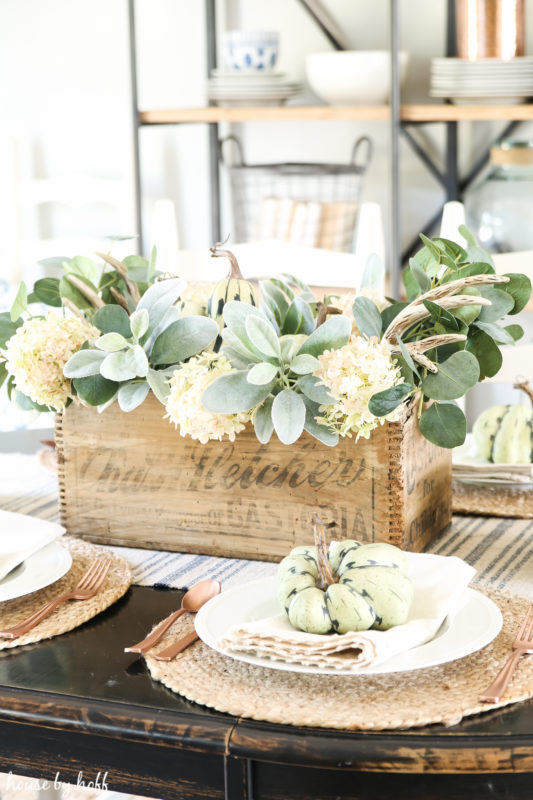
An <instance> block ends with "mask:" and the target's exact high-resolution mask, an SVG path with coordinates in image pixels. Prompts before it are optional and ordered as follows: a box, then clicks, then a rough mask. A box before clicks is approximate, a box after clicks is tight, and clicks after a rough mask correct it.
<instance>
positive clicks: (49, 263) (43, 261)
mask: <svg viewBox="0 0 533 800" xmlns="http://www.w3.org/2000/svg"><path fill="white" fill-rule="evenodd" d="M69 261H70V256H50V257H49V258H40V259H39V261H38V262H37V263H38V264H39V266H40V267H45V268H46V269H57V270H63V269H64V268H65V264H68V262H69Z"/></svg>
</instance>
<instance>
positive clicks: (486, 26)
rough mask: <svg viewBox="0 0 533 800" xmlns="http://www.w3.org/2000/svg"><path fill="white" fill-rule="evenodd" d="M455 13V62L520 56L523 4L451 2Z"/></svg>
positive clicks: (515, 0) (488, 0)
mask: <svg viewBox="0 0 533 800" xmlns="http://www.w3.org/2000/svg"><path fill="white" fill-rule="evenodd" d="M455 13H456V29H457V55H458V56H459V58H466V59H468V60H469V61H475V60H477V59H480V58H501V59H503V60H504V61H507V60H509V59H511V58H514V57H515V56H523V55H524V0H455Z"/></svg>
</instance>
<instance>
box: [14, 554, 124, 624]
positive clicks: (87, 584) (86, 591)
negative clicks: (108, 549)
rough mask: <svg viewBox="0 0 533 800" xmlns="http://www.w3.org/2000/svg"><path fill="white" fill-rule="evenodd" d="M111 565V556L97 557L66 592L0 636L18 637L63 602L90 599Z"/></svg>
mask: <svg viewBox="0 0 533 800" xmlns="http://www.w3.org/2000/svg"><path fill="white" fill-rule="evenodd" d="M110 566H111V559H110V558H97V559H95V560H94V561H93V562H92V564H91V566H90V567H89V569H88V570H87V572H86V573H85V575H83V577H82V578H81V579H80V581H79V582H78V584H77V585H76V586H75V587H74V588H73V589H71V590H70V591H69V592H65V594H62V595H59V597H56V598H55V599H54V600H50V601H49V602H48V603H45V605H44V606H41V608H39V609H38V610H37V611H35V612H34V613H33V614H31V616H29V617H27V618H26V619H25V620H23V621H22V622H19V623H18V624H17V625H13V627H11V628H6V630H3V631H0V638H2V639H16V638H18V637H19V636H22V635H23V634H24V633H27V632H28V631H29V630H31V629H32V628H34V627H35V626H36V625H37V624H38V623H39V622H41V620H43V619H44V618H45V617H47V616H48V615H49V614H51V613H52V611H53V610H54V609H55V608H57V607H58V606H59V605H61V603H65V602H66V601H67V600H89V598H91V597H94V595H95V594H96V592H97V591H98V590H99V589H100V587H101V586H102V584H103V582H104V581H105V579H106V576H107V573H108V572H109V568H110Z"/></svg>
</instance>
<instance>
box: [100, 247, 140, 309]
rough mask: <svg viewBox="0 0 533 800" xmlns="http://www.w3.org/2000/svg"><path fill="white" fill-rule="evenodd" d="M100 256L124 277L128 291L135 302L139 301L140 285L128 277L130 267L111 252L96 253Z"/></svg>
mask: <svg viewBox="0 0 533 800" xmlns="http://www.w3.org/2000/svg"><path fill="white" fill-rule="evenodd" d="M96 255H97V256H98V257H99V258H102V259H103V260H104V261H105V262H106V263H107V264H109V265H110V266H111V267H114V268H115V269H116V271H117V272H118V274H119V275H120V276H121V277H122V278H123V279H124V283H125V284H126V286H127V287H128V291H129V293H130V294H131V296H132V297H133V299H134V301H135V303H138V302H139V300H140V299H141V293H140V291H139V287H138V286H137V284H136V283H135V281H132V280H131V278H128V268H127V267H125V266H124V264H123V263H122V261H119V260H118V258H114V257H113V256H110V255H109V253H98V252H97V253H96Z"/></svg>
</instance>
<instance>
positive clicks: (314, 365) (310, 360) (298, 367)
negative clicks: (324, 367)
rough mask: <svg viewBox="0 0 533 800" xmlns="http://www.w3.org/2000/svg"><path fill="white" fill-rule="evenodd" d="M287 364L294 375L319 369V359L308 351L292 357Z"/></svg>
mask: <svg viewBox="0 0 533 800" xmlns="http://www.w3.org/2000/svg"><path fill="white" fill-rule="evenodd" d="M289 366H290V368H291V372H294V374H295V375H308V374H309V373H310V372H315V371H316V370H317V369H319V367H320V361H319V360H318V359H317V358H315V357H314V356H311V355H309V353H303V354H302V355H299V356H296V357H295V358H293V360H292V361H291V363H290V365H289Z"/></svg>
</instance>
